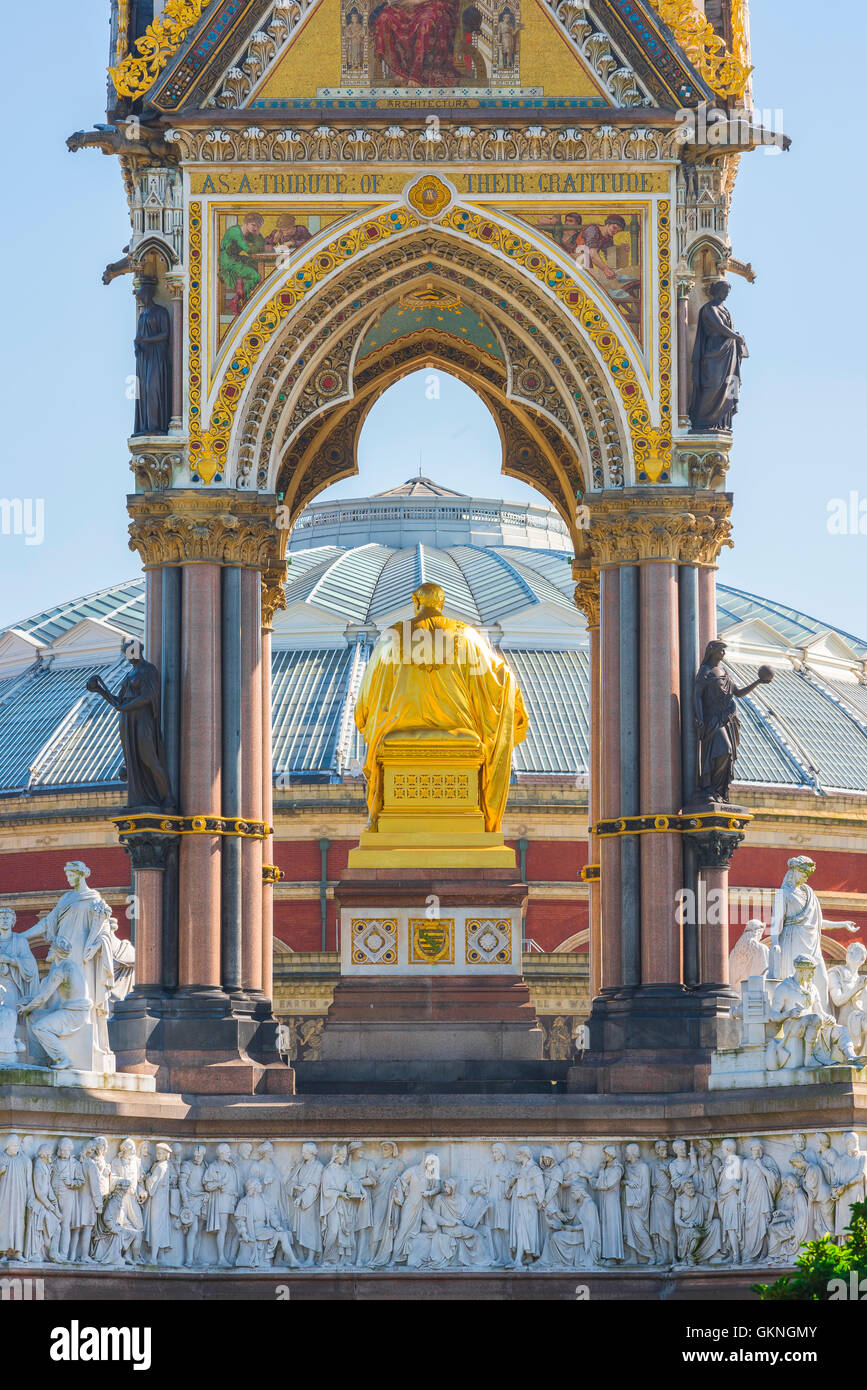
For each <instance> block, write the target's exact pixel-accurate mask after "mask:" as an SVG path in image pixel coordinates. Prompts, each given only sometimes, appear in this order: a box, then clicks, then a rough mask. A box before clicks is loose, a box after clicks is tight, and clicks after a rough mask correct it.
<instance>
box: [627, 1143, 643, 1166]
mask: <svg viewBox="0 0 867 1390" xmlns="http://www.w3.org/2000/svg"><path fill="white" fill-rule="evenodd" d="M640 1157H641V1150H640V1149H639V1147H638V1145H637V1144H627V1145H626V1162H627V1163H637V1162H638V1160H639V1158H640Z"/></svg>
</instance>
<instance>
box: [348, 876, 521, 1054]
mask: <svg viewBox="0 0 867 1390" xmlns="http://www.w3.org/2000/svg"><path fill="white" fill-rule="evenodd" d="M526 899H527V889H526V885H525V884H523V883H520V882H515V874H514V871H513V870H511V869H508V868H502V869H497V868H485V869H477V870H475V871H473V872H472V873H469V872H468V871H467V870H466V869H457V868H452V869H441V870H438V871H430V870H425V869H419V868H406V869H403V870H402V871H401V873H400V874H399V876H398V875H395V874H394V873H393V872H392V871H391V870H389V869H376V868H367V869H356V868H349V869H347V870H346V872H345V873H344V874H343V876H342V878H341V880H340V883H339V884H338V886H337V888H336V889H335V900H336V902H337V904H338V907H339V910H340V967H341V979H340V983H339V984H338V986H337V988H336V990H335V993H334V1001H333V1003H332V1005H331V1008H330V1009H329V1012H328V1018H327V1021H326V1025H325V1032H324V1034H323V1037H322V1050H321V1056H322V1060H323V1062H330V1061H334V1060H337V1059H346V1060H351V1061H353V1062H358V1061H361V1060H364V1059H369V1060H370V1061H371V1062H374V1061H382V1060H389V1061H403V1062H410V1061H411V1062H418V1063H419V1064H420V1065H421V1066H424V1064H426V1063H435V1062H437V1061H450V1060H454V1059H466V1060H488V1061H497V1062H502V1061H515V1062H518V1061H521V1062H527V1061H534V1060H535V1061H538V1060H540V1059H541V1057H542V1043H543V1036H542V1030H541V1028H540V1027H539V1024H538V1021H537V1019H536V1014H535V1010H534V1008H533V1006H532V1004H531V1002H530V992H529V989H528V988H527V985H526V984H525V983H524V979H523V977H522V974H521V944H522V918H523V909H524V905H525V903H526Z"/></svg>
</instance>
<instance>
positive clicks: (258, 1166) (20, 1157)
mask: <svg viewBox="0 0 867 1390" xmlns="http://www.w3.org/2000/svg"><path fill="white" fill-rule="evenodd" d="M865 1149H867V1145H865V1136H864V1134H863V1133H862V1134H856V1133H854V1132H845V1131H834V1132H832V1133H829V1134H826V1133H809V1134H798V1133H794V1132H793V1133H791V1134H780V1133H775V1134H770V1135H768V1134H765V1135H761V1136H756V1137H747V1138H742V1137H740V1138H738V1139H733V1138H727V1137H720V1138H713V1139H710V1138H701V1139H695V1140H689V1139H683V1138H676V1139H665V1138H661V1137H660V1138H659V1139H657V1140H655V1141H653V1140H645V1139H642V1140H640V1141H633V1140H629V1139H620V1140H617V1141H613V1140H595V1139H585V1140H574V1141H571V1142H568V1141H563V1140H562V1139H557V1140H551V1141H545V1140H540V1139H538V1138H536V1139H532V1140H527V1141H526V1142H521V1141H520V1140H516V1139H512V1140H509V1141H508V1142H497V1141H491V1140H490V1139H463V1138H462V1139H447V1138H444V1139H436V1140H434V1139H432V1140H429V1141H424V1142H423V1141H419V1140H417V1139H400V1138H396V1139H394V1138H384V1139H375V1140H346V1139H344V1138H336V1137H335V1138H334V1139H333V1140H329V1141H327V1142H326V1141H324V1140H318V1141H316V1142H315V1143H314V1142H312V1141H310V1142H306V1143H302V1142H300V1141H298V1142H295V1141H289V1140H285V1139H276V1138H275V1140H274V1141H273V1142H272V1141H269V1140H261V1139H259V1140H256V1141H252V1140H248V1141H238V1140H233V1141H228V1140H225V1141H219V1140H212V1141H208V1142H207V1143H201V1142H191V1141H186V1142H184V1141H180V1140H178V1139H177V1138H174V1139H165V1140H154V1139H143V1138H134V1137H127V1138H125V1139H123V1140H117V1139H112V1140H108V1139H106V1138H104V1137H101V1136H93V1137H82V1136H78V1137H76V1138H72V1137H70V1136H68V1135H59V1134H56V1133H54V1134H50V1133H47V1132H41V1133H35V1132H31V1133H20V1134H19V1133H10V1134H6V1135H5V1136H3V1137H2V1138H0V1262H2V1263H3V1264H4V1265H5V1266H12V1267H15V1266H19V1267H20V1266H24V1265H28V1266H32V1265H37V1266H42V1265H45V1266H52V1265H65V1266H68V1265H80V1266H87V1267H100V1266H102V1267H107V1268H126V1269H128V1270H131V1271H132V1270H135V1269H137V1268H147V1267H150V1268H153V1267H160V1268H165V1269H184V1268H185V1269H191V1270H200V1269H204V1270H226V1271H229V1270H259V1271H262V1270H265V1269H271V1268H273V1269H275V1270H278V1269H279V1270H285V1269H300V1270H303V1271H309V1272H310V1273H311V1274H314V1273H316V1272H317V1271H320V1270H332V1271H333V1270H350V1269H352V1270H386V1269H388V1270H394V1271H400V1270H406V1271H422V1272H425V1271H430V1272H436V1271H446V1270H492V1269H504V1268H511V1269H518V1270H522V1271H526V1272H527V1273H529V1274H532V1273H534V1272H539V1271H563V1270H617V1269H632V1270H640V1269H657V1270H659V1269H664V1268H678V1267H680V1268H688V1267H695V1266H700V1267H708V1268H718V1267H728V1268H732V1267H750V1268H754V1267H759V1268H761V1267H763V1266H778V1267H780V1266H785V1265H789V1264H791V1263H792V1261H793V1260H794V1258H795V1256H796V1255H797V1252H798V1248H799V1246H800V1245H801V1243H802V1242H803V1241H806V1240H809V1239H812V1238H814V1237H818V1236H822V1235H824V1234H825V1232H826V1231H827V1232H830V1233H831V1234H832V1235H833V1236H835V1237H836V1238H837V1239H840V1240H842V1239H843V1238H844V1231H845V1227H846V1224H847V1222H848V1221H849V1218H850V1213H851V1208H852V1204H853V1202H855V1201H858V1200H863V1199H864V1198H865V1195H867V1151H865Z"/></svg>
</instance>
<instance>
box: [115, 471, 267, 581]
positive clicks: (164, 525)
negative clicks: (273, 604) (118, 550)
mask: <svg viewBox="0 0 867 1390" xmlns="http://www.w3.org/2000/svg"><path fill="white" fill-rule="evenodd" d="M127 510H128V511H129V514H130V516H131V518H132V523H131V525H130V528H129V535H130V540H129V548H130V550H137V551H138V553H139V555H140V556H141V559H142V564H143V565H144V567H145V569H153V568H154V567H155V566H157V565H183V564H188V563H190V562H191V561H210V562H211V563H213V564H218V565H246V566H249V567H250V568H252V569H260V570H265V569H267V568H268V567H269V566H271V565H273V564H274V554H275V551H276V549H277V546H278V540H279V537H278V532H277V525H276V499H275V498H274V497H273V496H271V495H270V494H269V495H265V496H260V495H257V494H252V495H251V494H250V493H239V492H228V491H226V492H214V493H205V492H198V491H192V490H190V491H187V490H172V491H170V492H148V493H135V494H134V495H133V496H131V497H128V498H127Z"/></svg>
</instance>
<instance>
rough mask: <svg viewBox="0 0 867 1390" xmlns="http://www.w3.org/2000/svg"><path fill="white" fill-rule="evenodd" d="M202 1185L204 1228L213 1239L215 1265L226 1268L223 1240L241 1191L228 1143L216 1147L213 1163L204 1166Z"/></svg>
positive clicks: (226, 1258)
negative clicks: (203, 1191) (204, 1195)
mask: <svg viewBox="0 0 867 1390" xmlns="http://www.w3.org/2000/svg"><path fill="white" fill-rule="evenodd" d="M202 1186H203V1187H204V1189H205V1191H206V1192H207V1193H209V1199H208V1207H207V1212H206V1214H205V1229H206V1230H207V1231H208V1232H210V1234H211V1235H213V1236H214V1237H215V1238H216V1242H217V1264H219V1265H227V1264H228V1263H229V1259H228V1252H227V1249H226V1239H227V1237H228V1234H229V1222H230V1220H231V1218H232V1216H233V1215H234V1212H235V1207H236V1206H237V1204H238V1198H239V1196H240V1190H241V1183H240V1177H239V1174H238V1169H237V1167H236V1165H235V1164H234V1162H233V1161H232V1151H231V1149H230V1148H229V1145H228V1144H218V1145H217V1157H216V1159H215V1160H214V1162H213V1163H209V1164H208V1167H207V1170H206V1172H205V1175H204V1177H203V1179H202Z"/></svg>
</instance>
